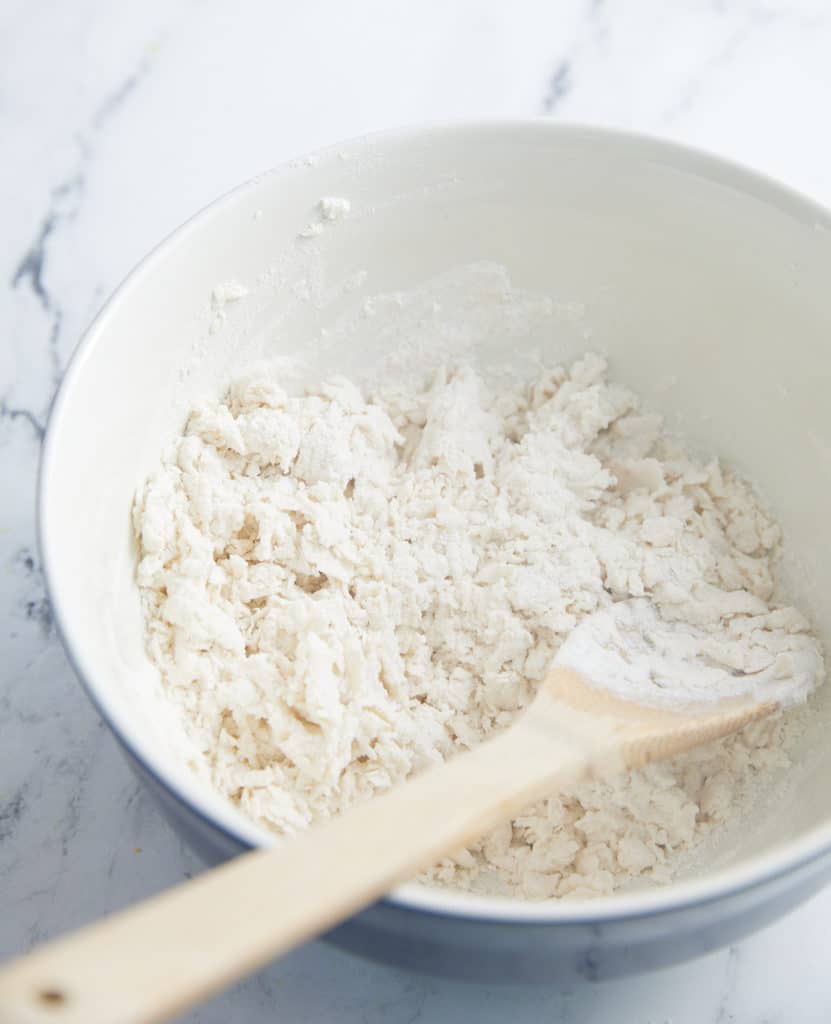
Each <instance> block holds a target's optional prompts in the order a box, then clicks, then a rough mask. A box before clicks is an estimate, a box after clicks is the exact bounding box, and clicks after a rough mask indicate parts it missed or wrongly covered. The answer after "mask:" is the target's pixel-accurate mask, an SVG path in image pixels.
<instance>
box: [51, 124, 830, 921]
mask: <svg viewBox="0 0 831 1024" xmlns="http://www.w3.org/2000/svg"><path fill="white" fill-rule="evenodd" d="M479 134H483V135H487V134H494V135H500V136H502V137H504V139H505V141H506V142H507V141H510V139H511V138H512V137H514V138H515V137H516V136H517V135H518V134H525V135H527V136H531V135H535V134H540V135H543V134H544V135H548V136H551V137H558V138H559V140H560V142H561V143H562V144H563V145H564V146H565V145H568V144H569V143H571V144H577V143H579V144H583V145H585V144H589V145H591V144H594V145H597V146H598V147H601V148H602V147H606V148H607V149H611V150H615V151H616V152H618V153H622V152H625V151H628V153H629V155H632V156H639V157H640V158H642V159H647V160H650V161H652V162H657V163H661V164H665V165H668V166H669V167H671V168H672V169H673V170H675V171H678V172H681V173H683V174H692V175H695V176H697V177H703V178H704V179H706V180H708V181H710V182H711V183H714V184H718V185H721V186H725V187H728V188H731V189H733V190H734V191H736V192H738V193H741V194H742V195H745V196H751V197H753V198H755V199H756V200H758V201H761V202H762V203H764V204H766V205H768V206H774V207H776V208H777V209H779V210H780V211H781V212H783V213H785V214H786V215H788V216H790V217H792V218H793V219H796V220H798V221H800V222H803V223H804V224H805V226H806V227H807V228H809V229H815V230H824V231H828V232H831V211H829V210H826V208H825V207H823V206H822V205H821V204H819V203H818V202H816V201H815V200H813V199H811V198H810V197H807V196H805V195H803V194H802V193H800V192H798V191H797V190H795V189H793V188H791V187H789V186H787V185H784V184H782V183H780V182H778V181H776V180H775V179H773V178H771V177H768V176H767V175H765V174H762V173H760V172H758V171H756V170H754V169H751V168H749V167H746V166H744V165H742V164H740V163H738V162H735V161H733V160H729V159H725V158H724V157H721V156H718V155H716V154H714V153H710V152H708V151H706V150H704V149H700V148H696V147H691V146H687V145H685V144H682V143H678V142H675V141H672V140H669V139H664V138H661V137H659V136H656V135H652V134H648V133H643V132H633V131H628V130H621V129H617V128H609V127H603V126H597V125H590V124H582V123H563V122H553V121H551V120H550V119H548V118H544V117H534V118H483V119H475V120H451V121H439V122H428V123H421V124H415V125H408V126H405V127H402V128H393V129H386V130H383V131H378V132H373V133H370V134H366V135H361V136H358V137H356V138H353V139H350V140H346V141H343V142H336V143H334V144H332V145H329V146H326V147H323V148H321V149H318V150H316V151H314V152H313V153H311V154H309V155H308V156H304V157H300V158H295V159H291V160H286V161H284V162H282V163H281V164H279V165H277V166H275V167H274V168H272V169H270V170H268V171H266V172H264V173H261V174H258V175H256V176H254V177H253V178H251V179H249V180H248V181H246V182H244V183H242V184H241V185H238V186H236V187H235V188H233V189H231V190H230V191H228V192H226V193H224V194H223V195H221V196H219V197H217V198H216V199H214V200H213V201H211V202H210V203H208V204H207V205H206V206H204V207H203V208H202V209H200V210H199V211H197V212H196V213H195V214H193V215H192V216H191V217H189V218H188V219H187V220H185V221H184V222H183V223H182V224H181V225H180V226H179V227H177V228H176V229H175V230H173V231H172V232H170V233H169V234H168V235H167V236H166V237H165V238H163V239H162V241H160V242H159V243H158V244H157V245H156V246H154V247H153V248H152V249H151V250H150V251H149V252H148V253H147V254H146V255H145V256H144V257H143V258H142V259H141V260H140V261H139V262H138V263H137V264H136V265H135V266H134V267H133V269H132V270H131V271H130V272H129V273H128V274H127V276H126V277H125V278H124V279H123V280H122V281H121V283H120V284H119V285H118V287H117V288H116V289H115V291H114V292H113V293H112V294H111V295H110V297H109V298H108V299H107V301H106V302H105V303H104V305H103V307H102V308H101V310H100V311H99V313H98V314H97V315H96V316H95V318H94V319H93V321H92V323H91V324H90V325H89V327H88V328H87V330H86V331H85V332H84V334H83V335H82V337H81V340H80V341H79V343H78V345H77V346H76V348H75V350H74V351H73V353H72V355H71V356H70V359H69V361H68V363H67V367H66V370H65V372H64V374H63V377H62V379H61V382H60V385H59V387H58V389H57V392H56V395H55V398H54V400H53V402H52V406H51V410H50V413H49V419H48V424H47V429H46V432H45V436H44V440H43V445H42V449H41V458H40V463H39V469H38V485H37V539H38V547H39V550H40V556H41V564H42V566H43V573H44V581H45V587H46V593H47V597H48V599H49V601H50V603H51V606H52V609H53V612H54V620H55V626H56V631H57V633H58V636H59V637H60V639H61V642H62V644H63V647H64V650H65V652H66V654H67V658H68V660H69V663H70V665H71V666H72V668H73V670H74V672H75V674H76V676H77V677H78V680H79V682H80V684H81V686H82V687H83V689H84V690H85V692H86V694H87V696H88V698H89V699H90V701H91V702H92V704H93V706H94V707H95V708H96V710H97V711H98V713H99V714H100V715H101V717H102V719H103V720H104V721H105V722H106V724H107V726H108V728H109V729H110V730H111V731H112V732H113V734H114V735H115V737H116V739H117V740H118V741H119V743H120V744H121V745H122V746H123V747H124V748H125V750H126V751H127V752H128V753H129V755H130V756H131V757H132V758H133V759H134V760H135V761H136V762H137V763H138V765H139V766H140V767H141V768H142V769H143V770H144V771H145V772H146V773H147V774H148V775H149V776H150V777H151V778H152V779H153V780H155V782H156V783H157V784H158V785H159V786H160V787H161V788H162V789H163V790H164V791H166V792H167V793H169V794H171V795H172V796H173V797H174V798H175V800H176V801H177V802H178V803H180V804H182V805H183V806H184V807H185V808H186V809H187V810H188V811H189V812H190V813H191V814H192V815H194V816H196V817H197V818H198V819H199V820H200V821H201V822H202V823H203V824H204V825H206V826H208V827H209V828H210V829H213V830H215V831H216V832H219V833H220V834H221V835H222V836H223V837H224V838H225V839H226V840H229V841H230V842H232V843H234V844H235V845H237V846H239V847H241V848H242V849H251V848H254V847H256V846H268V845H272V844H273V842H274V837H273V836H270V834H269V833H267V832H266V831H265V830H264V829H262V828H261V827H259V826H257V825H255V824H254V823H253V822H248V821H246V820H245V819H243V817H242V815H241V814H239V812H236V811H235V810H234V809H233V808H231V807H229V809H228V810H229V813H228V818H227V820H224V821H223V820H220V819H219V818H218V817H217V816H216V813H214V812H212V811H211V810H210V809H209V808H208V806H207V804H206V802H205V801H204V800H203V799H202V796H201V794H200V792H199V790H198V788H196V787H194V789H193V791H189V790H188V788H187V787H186V786H183V785H181V784H180V783H179V782H178V781H176V780H174V779H172V778H168V777H167V775H166V772H165V770H164V768H163V767H162V766H160V765H158V764H157V763H156V759H154V757H153V756H152V754H151V753H150V751H149V750H148V749H147V748H146V745H145V744H144V743H143V741H142V739H141V736H140V735H139V734H138V732H137V731H134V730H132V729H131V727H130V723H129V722H128V721H126V719H125V717H124V716H123V715H121V714H119V712H118V711H116V710H115V709H114V708H113V706H112V705H111V703H110V701H109V699H108V695H107V691H108V687H107V681H106V679H101V678H96V674H95V672H94V671H92V670H91V668H90V667H89V666H88V665H87V664H86V659H85V657H84V655H83V651H82V645H81V644H80V643H79V642H78V640H77V638H76V637H75V635H74V634H73V631H72V628H71V625H70V623H69V620H68V619H67V616H66V614H65V611H64V607H63V603H62V599H61V588H60V580H59V579H57V578H56V575H55V572H54V570H53V563H52V558H51V554H52V551H53V549H54V548H55V546H56V543H57V542H56V539H55V529H54V527H53V522H54V521H56V519H57V517H58V515H59V510H58V509H57V508H55V507H54V503H53V502H52V500H51V494H52V489H53V486H52V475H53V473H52V467H53V464H54V454H53V450H54V447H55V437H56V436H57V435H58V434H59V433H60V431H61V424H62V422H63V420H64V419H65V418H66V417H67V415H68V414H69V413H70V411H71V406H72V395H73V391H74V386H75V383H76V381H77V380H78V379H79V377H80V375H81V374H82V373H83V370H84V366H85V364H86V363H87V361H88V359H89V358H90V357H91V356H92V354H93V352H94V350H95V349H96V346H97V345H98V344H100V343H101V340H102V338H104V337H106V332H107V325H108V322H109V320H110V319H111V318H112V316H113V314H114V312H115V310H116V309H117V308H118V306H119V305H120V304H121V303H122V302H123V301H124V299H125V297H126V296H127V295H128V294H129V293H131V292H132V291H134V290H135V289H136V288H138V287H140V286H141V281H142V278H143V276H144V275H145V273H146V272H148V269H149V268H151V267H152V266H153V265H154V264H155V263H156V261H157V260H158V259H159V258H162V257H163V256H164V254H165V252H166V250H167V249H168V248H169V247H171V246H172V245H173V244H174V243H178V242H181V240H182V239H184V238H185V237H186V236H187V235H188V234H189V233H191V232H192V231H193V230H194V228H196V227H198V226H200V225H201V224H202V223H203V222H204V221H206V220H208V219H210V218H213V217H215V216H216V215H218V214H221V213H222V212H224V211H226V210H227V209H228V208H229V207H231V206H232V205H233V204H234V202H235V201H236V200H237V199H238V198H240V197H242V196H244V195H246V194H247V193H248V192H249V191H252V190H255V189H257V188H258V187H259V186H260V185H261V184H262V183H263V182H264V181H270V180H272V179H274V178H275V177H279V176H281V175H284V174H287V173H291V172H294V171H296V169H297V167H298V166H299V165H301V164H302V163H304V162H308V164H309V165H315V164H317V163H318V161H322V160H325V159H326V158H329V157H331V156H333V155H338V156H340V155H341V154H342V153H344V152H347V153H350V154H354V155H356V156H358V155H360V152H361V151H362V150H367V149H373V148H377V147H382V148H383V147H395V146H406V145H408V144H413V143H416V144H418V143H424V142H425V141H426V140H427V139H432V140H433V141H434V142H435V141H443V140H445V139H448V140H450V141H453V140H458V138H459V137H460V136H471V135H479ZM309 157H311V159H309ZM829 854H831V819H829V820H828V821H827V822H825V823H821V824H818V825H815V826H813V827H812V828H811V829H809V830H808V831H807V832H806V833H804V834H803V835H801V836H799V837H798V838H796V839H792V840H789V841H787V842H785V843H783V844H782V845H781V846H778V847H776V848H775V849H773V850H769V851H767V852H763V853H761V854H759V855H758V856H753V857H749V858H745V859H743V860H742V861H740V862H739V863H738V864H736V865H733V866H731V867H727V868H721V869H717V870H715V871H713V872H711V873H708V874H706V875H704V876H702V877H701V878H696V879H692V880H688V881H679V882H672V883H670V884H668V885H666V886H660V887H655V888H650V889H644V890H640V891H634V892H624V893H619V894H613V895H611V896H605V897H598V898H594V899H591V900H586V901H573V902H572V901H569V900H561V901H543V902H530V901H522V900H517V899H508V898H504V897H486V896H478V895H472V894H468V893H465V892H462V891H454V890H448V889H442V888H429V887H427V886H423V885H419V884H417V883H413V882H410V883H407V884H405V885H401V886H397V887H396V888H395V889H393V890H392V891H391V892H390V893H388V894H387V895H386V896H385V897H383V899H382V900H381V901H380V902H381V903H385V904H387V905H389V906H393V907H396V908H398V909H400V910H405V911H414V912H422V913H428V914H432V915H438V916H443V917H450V918H459V919H467V920H486V921H491V922H497V923H504V924H526V925H528V924H539V925H565V924H578V923H580V924H591V925H598V924H602V923H604V922H611V921H623V920H630V919H642V918H645V917H655V916H660V915H663V914H667V913H671V912H676V911H679V910H684V909H687V908H690V907H695V906H700V905H702V904H705V903H711V902H716V901H720V900H723V899H724V898H725V897H728V896H734V895H738V894H740V893H744V892H747V891H749V890H752V889H755V888H757V887H760V886H762V885H765V884H768V883H772V882H774V881H776V880H781V879H784V878H785V876H788V875H791V874H795V873H796V872H797V871H798V870H799V869H810V868H811V867H812V866H814V865H815V864H816V862H818V861H821V860H824V859H826V858H827V857H828V856H829Z"/></svg>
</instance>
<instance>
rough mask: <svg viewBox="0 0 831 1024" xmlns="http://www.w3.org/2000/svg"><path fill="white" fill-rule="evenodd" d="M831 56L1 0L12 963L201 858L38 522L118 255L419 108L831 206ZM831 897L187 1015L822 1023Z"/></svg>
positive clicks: (802, 14)
mask: <svg viewBox="0 0 831 1024" xmlns="http://www.w3.org/2000/svg"><path fill="white" fill-rule="evenodd" d="M829 52H831V7H829V6H828V4H827V3H826V2H825V0H710V2H705V0H683V2H681V0H679V2H676V3H674V4H664V3H661V2H660V0H633V2H631V3H626V4H612V3H611V2H608V0H607V2H606V3H604V2H603V0H593V2H592V0H560V2H558V3H551V2H547V0H515V2H513V3H510V4H509V3H504V2H503V3H496V2H489V3H482V2H481V0H457V2H455V3H452V4H441V5H439V4H437V3H435V4H424V3H421V4H415V3H412V2H411V3H403V2H399V0H358V2H356V3H353V4H345V3H335V2H334V0H330V2H326V0H305V2H304V3H302V4H275V3H268V2H266V0H262V2H253V0H247V2H243V3H240V4H227V3H222V2H220V0H201V2H197V0H145V2H143V3H141V4H129V5H128V4H112V3H108V2H106V0H75V2H73V3H72V4H66V3H63V0H34V2H33V0H3V17H2V19H0V98H1V101H0V126H2V132H1V133H0V137H2V138H3V140H4V145H3V156H2V160H0V181H2V188H0V224H2V227H3V231H2V234H3V245H2V247H0V262H2V270H1V272H0V324H2V331H3V337H2V341H0V636H1V637H2V647H0V650H2V666H0V957H4V956H7V955H10V954H12V953H13V952H16V951H19V950H22V949H24V948H27V947H29V946H30V945H31V944H33V943H35V942H38V941H40V940H42V939H44V938H46V937H48V936H50V935H52V934H54V933H57V932H59V931H61V930H64V929H66V928H69V927H72V926H74V925H77V924H79V923H81V922H82V921H85V920H88V919H90V918H92V917H95V916H96V915H99V914H101V913H103V912H104V911H106V910H108V909H112V908H115V907H119V906H122V905H124V904H127V903H129V902H130V901H132V900H135V899H137V898H139V897H141V896H143V895H146V894H149V893H151V892H153V891H155V890H157V889H159V888H161V887H163V886H165V885H168V884H170V883H173V882H176V881H177V880H179V879H181V878H182V877H183V876H185V875H187V874H188V873H190V872H192V871H194V870H196V869H197V865H196V863H195V861H194V859H193V858H192V856H191V855H190V854H189V852H188V851H187V850H186V849H184V848H183V847H182V845H181V843H180V842H179V840H178V839H177V838H176V836H175V835H174V834H173V833H172V831H171V830H170V829H169V828H168V826H167V825H166V824H165V823H164V822H163V821H162V819H161V818H160V817H159V815H158V814H157V812H156V810H155V807H154V806H153V805H152V804H151V802H150V800H149V798H148V797H147V796H146V795H145V793H144V792H143V791H142V790H141V789H140V788H139V786H138V784H137V783H136V781H135V780H134V778H133V777H132V775H131V774H130V772H129V770H128V768H127V766H126V764H125V763H124V762H123V760H122V758H121V756H120V754H119V752H118V750H117V748H116V745H115V743H114V741H113V739H112V737H111V736H110V735H109V733H108V731H107V730H106V728H105V727H104V726H103V725H102V723H101V722H100V721H99V719H98V717H97V715H96V714H95V712H94V711H93V709H92V708H91V707H90V705H89V704H88V702H87V700H86V698H85V697H84V696H83V694H82V693H81V691H80V688H79V687H78V685H77V683H76V681H75V679H74V677H73V673H72V671H71V669H70V667H69V665H68V664H67V661H66V659H65V657H64V655H63V652H62V650H61V647H60V644H59V642H58V640H57V638H56V637H55V633H54V630H53V628H52V621H51V615H50V609H49V604H48V602H47V600H46V598H45V595H44V589H43V583H42V580H41V575H40V566H39V564H38V554H37V549H36V542H35V528H34V492H35V480H36V473H37V463H38V453H39V445H40V441H41V437H42V434H43V425H44V422H45V419H46V416H47V412H48V408H49V403H50V400H51V398H52V395H53V393H54V390H55V387H56V385H57V383H58V381H59V379H60V376H61V372H62V370H63V368H64V366H65V364H66V361H67V358H68V357H69V354H70V353H71V351H72V349H73V347H74V346H75V344H76V342H77V341H78V338H79V336H80V333H81V332H82V330H83V329H84V327H85V326H86V325H87V323H88V322H89V321H90V319H91V318H92V316H93V315H94V314H95V312H96V311H97V310H98V309H99V307H100V306H101V304H102V302H103V301H104V299H105V298H106V296H107V295H108V294H109V292H110V291H111V290H112V289H113V287H114V286H115V285H116V284H117V283H118V281H119V280H120V279H121V278H122V277H123V276H124V274H125V273H126V272H127V271H128V270H129V269H130V267H131V266H132V265H133V264H134V263H135V262H136V261H137V260H138V259H139V258H140V257H141V256H142V255H143V254H144V253H145V252H146V251H147V250H148V249H149V248H150V247H151V246H152V245H153V244H154V243H155V242H156V241H158V239H160V238H161V237H162V236H164V235H165V234H167V233H168V232H169V231H170V230H171V229H172V228H174V227H175V226H176V225H177V224H179V223H180V222H181V221H182V220H183V219H184V218H186V217H187V216H189V215H190V214H191V213H193V212H194V211H196V210H197V209H199V208H200V207H201V206H203V205H204V204H205V203H207V202H209V201H210V200H211V199H213V198H214V197H215V196H217V195H218V194H219V193H221V192H224V191H225V190H227V189H228V188H230V187H231V186H233V185H234V184H236V183H238V182H239V181H242V180H244V179H246V178H249V177H251V176H252V175H253V174H255V173H257V172H258V171H260V170H263V169H265V168H267V167H269V166H270V165H273V164H275V163H278V162H280V161H282V160H285V159H286V158H288V157H291V156H293V155H297V154H299V153H303V152H304V151H306V150H309V149H311V148H314V147H317V146H319V145H323V144H326V143H328V142H331V141H334V140H337V139H339V138H347V137H349V136H353V135H356V134H360V133H363V132H366V131H370V130H374V129H378V128H382V127H386V126H391V125H400V124H403V123H407V122H417V121H424V120H430V119H442V118H462V117H479V116H529V115H540V114H542V115H545V116H549V117H552V118H555V119H563V120H577V121H586V122H594V123H602V124H610V125H616V126H621V127H625V128H634V129H640V130H645V131H649V132H653V133H657V134H661V135H666V136H670V137H673V138H676V139H680V140H683V141H686V142H690V143H694V144H696V145H699V146H702V147H704V148H707V149H710V150H713V151H716V152H718V153H721V154H725V155H727V156H730V157H733V158H736V159H738V160H741V161H743V162H745V163H748V164H751V165H754V166H755V167H757V168H759V169H761V170H763V171H765V172H767V173H769V174H771V175H773V176H775V177H778V178H780V179H782V180H784V181H786V182H788V183H789V184H791V185H793V186H795V187H796V188H798V189H801V190H803V191H805V192H807V193H808V194H811V195H813V196H815V197H816V198H818V199H820V200H821V201H825V202H826V203H831V142H829V141H828V133H827V131H826V130H825V124H826V117H825V116H824V115H826V114H827V111H828V110H829V109H831V60H829V57H828V54H829ZM827 915H828V916H827ZM830 917H831V890H826V891H825V892H824V893H822V894H820V895H819V896H817V897H815V898H814V899H813V900H812V901H811V902H810V903H808V904H807V905H805V906H804V907H802V908H801V909H799V910H797V911H796V912H795V913H793V914H792V915H790V916H789V917H788V918H786V919H785V920H782V921H781V922H779V923H778V924H776V925H774V926H772V927H770V928H769V929H767V930H766V931H764V932H761V933H759V934H757V935H756V936H754V937H753V938H751V939H749V940H747V941H746V942H743V943H741V944H739V945H737V946H734V947H731V948H729V949H726V950H724V951H721V952H719V953H716V954H713V955H711V956H709V957H707V958H705V959H703V960H699V961H697V962H694V963H691V964H688V965H685V966H682V967H678V968H675V969H672V970H669V971H665V972H663V973H659V974H655V975H651V976H648V977H643V978H635V979H631V980H626V981H623V982H614V983H611V982H610V983H604V984H602V985H596V986H593V987H585V988H580V989H577V990H574V991H558V990H553V989H548V988H527V989H517V988H510V987H509V988H486V987H476V986H472V985H469V984H462V983H459V984H456V983H451V982H444V981H437V980H432V979H425V978H421V977H417V976H414V975H409V974H405V973H401V972H397V971H393V970H389V969H386V968H382V967H379V966H376V965H374V964H369V963H364V962H362V961H359V960H357V959H352V958H351V957H349V956H347V955H344V954H341V953H338V952H336V951H334V950H332V949H329V948H328V947H326V946H323V945H321V944H315V943H313V944H310V945H309V946H307V947H305V948H303V949H301V950H299V951H297V952H295V953H293V954H292V955H290V956H288V957H286V958H285V959H284V960H282V961H281V962H280V963H278V964H276V965H275V966H273V967H272V968H270V969H268V970H267V971H265V972H263V973H262V974H260V975H259V976H258V977H256V978H253V979H251V980H250V981H248V982H246V983H245V984H243V985H241V986H239V987H238V988H237V989H235V990H233V991H231V992H229V993H227V994H225V995H224V996H222V997H220V998H218V999H216V1000H214V1001H213V1002H212V1003H210V1004H208V1005H207V1006H205V1007H203V1008H202V1009H200V1010H199V1011H197V1012H195V1013H193V1014H192V1015H190V1016H189V1017H187V1020H189V1021H193V1022H195V1024H196V1022H198V1024H220V1022H223V1024H224V1022H226V1021H229V1020H233V1021H250V1022H255V1021H267V1020H272V1019H275V1020H281V1021H305V1020H309V1021H316V1022H326V1021H338V1022H342V1024H359V1022H361V1024H374V1022H381V1021H384V1022H391V1024H396V1022H401V1024H404V1022H413V1021H422V1020H423V1021H436V1022H442V1021H451V1020H452V1021H455V1020H468V1019H470V1020H473V1019H475V1020H478V1021H479V1022H481V1024H487V1022H490V1021H494V1022H495V1021H502V1020H504V1019H506V1018H509V1019H511V1020H512V1021H514V1022H515V1024H524V1022H531V1021H542V1020H545V1021H550V1022H557V1024H581V1022H598V1024H605V1022H607V1021H614V1022H615V1024H728V1022H732V1024H763V1022H767V1024H774V1022H791V1021H799V1022H800V1024H813V1022H817V1024H819V1022H827V1021H828V1020H829V1019H831V976H829V974H828V962H827V942H826V939H825V936H826V935H827V928H828V924H827V922H828V920H829V918H830Z"/></svg>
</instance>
